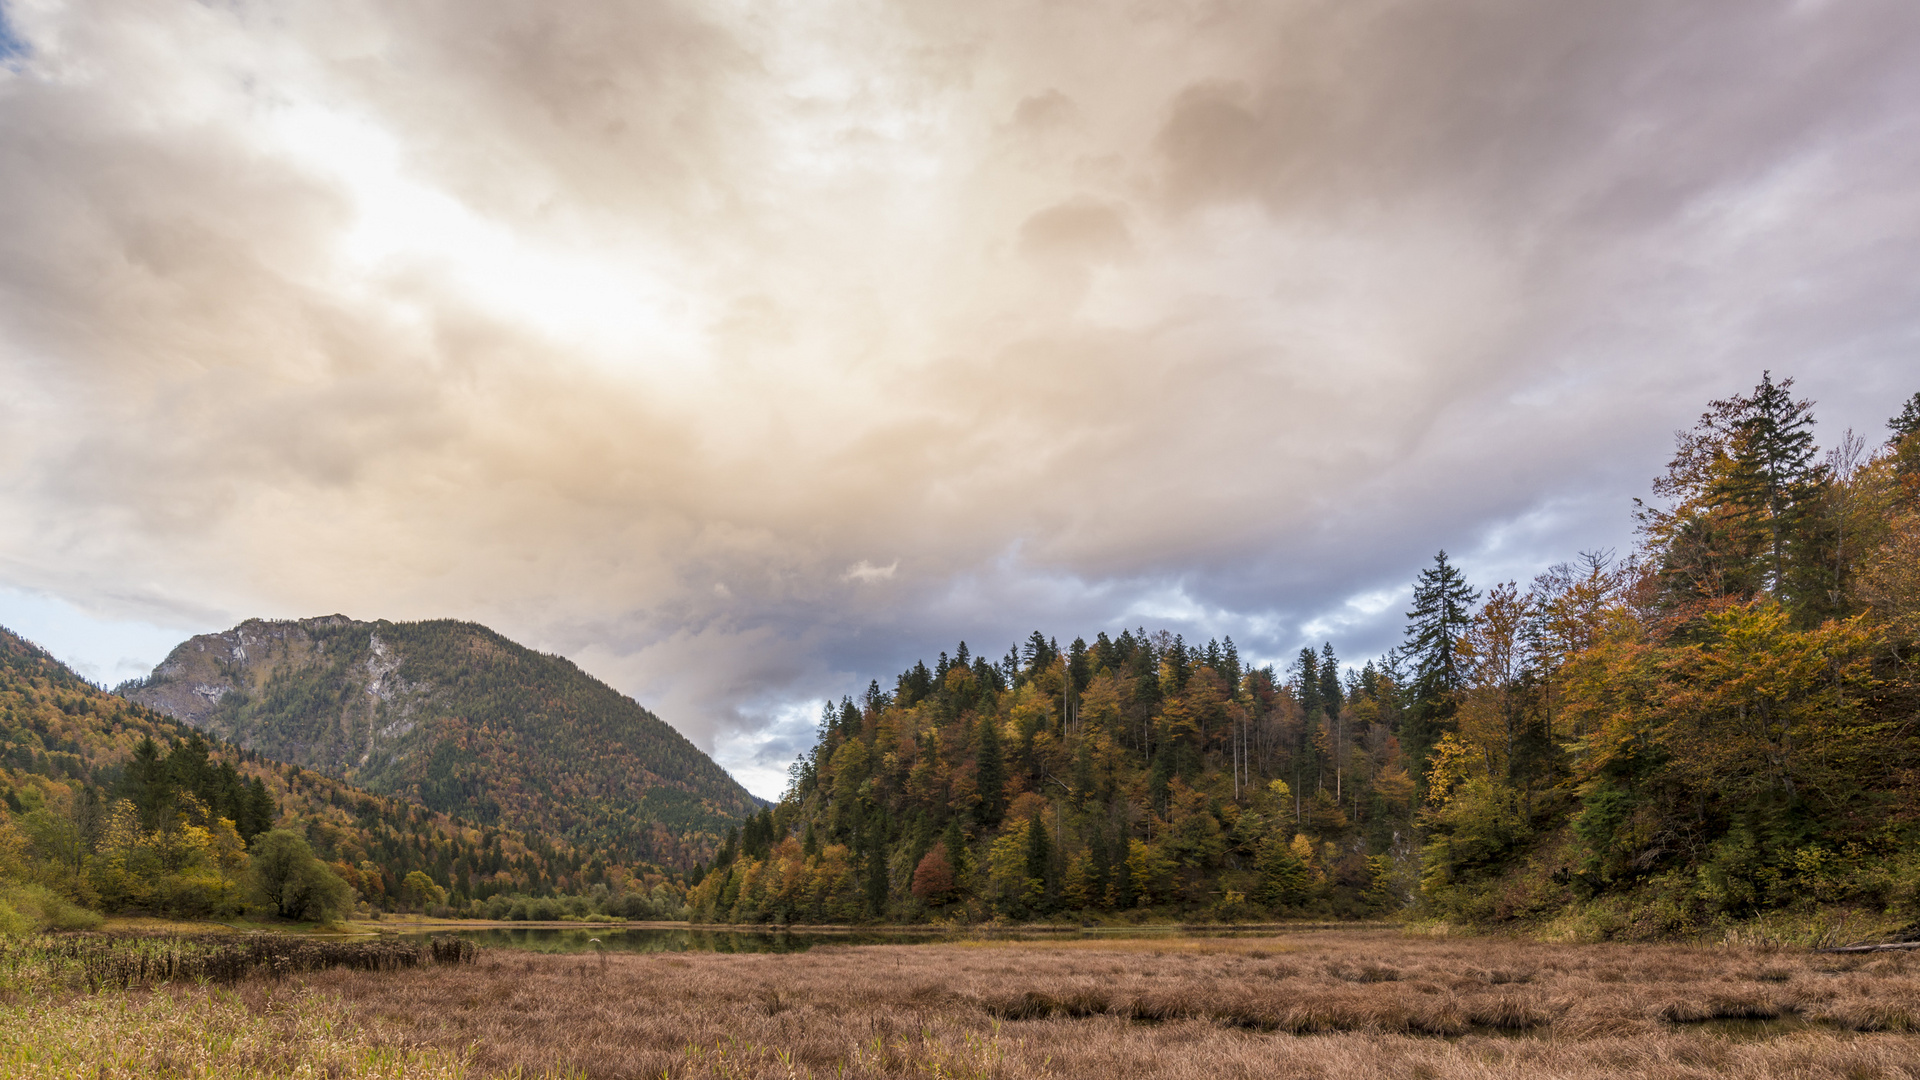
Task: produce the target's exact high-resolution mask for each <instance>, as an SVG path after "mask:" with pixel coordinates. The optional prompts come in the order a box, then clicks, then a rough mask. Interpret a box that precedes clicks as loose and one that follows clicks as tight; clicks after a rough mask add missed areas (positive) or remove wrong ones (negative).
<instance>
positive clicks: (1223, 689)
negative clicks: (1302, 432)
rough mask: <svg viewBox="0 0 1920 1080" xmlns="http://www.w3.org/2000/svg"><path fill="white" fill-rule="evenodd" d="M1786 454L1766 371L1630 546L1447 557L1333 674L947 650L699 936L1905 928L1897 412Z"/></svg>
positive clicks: (1671, 472)
mask: <svg viewBox="0 0 1920 1080" xmlns="http://www.w3.org/2000/svg"><path fill="white" fill-rule="evenodd" d="M1813 426H1814V415H1813V406H1812V403H1810V402H1807V401H1804V400H1796V399H1795V398H1794V397H1793V395H1792V380H1790V379H1785V380H1781V381H1780V382H1777V383H1776V382H1774V381H1773V379H1772V378H1771V376H1770V375H1768V376H1764V377H1763V378H1762V380H1761V382H1760V384H1759V385H1758V386H1757V387H1755V388H1754V390H1753V391H1752V392H1751V393H1749V394H1744V395H1738V396H1735V397H1731V398H1728V399H1725V400H1722V401H1715V402H1713V403H1711V405H1710V407H1709V409H1708V411H1707V412H1706V413H1705V414H1704V415H1703V416H1702V417H1701V418H1700V421H1699V422H1698V424H1697V425H1696V426H1695V427H1694V428H1693V429H1691V430H1689V431H1686V432H1683V433H1681V434H1680V436H1679V439H1678V446H1677V449H1676V452H1675V454H1674V457H1673V459H1672V462H1671V464H1670V466H1669V468H1668V470H1667V472H1666V474H1665V475H1663V476H1661V477H1659V478H1658V479H1657V480H1656V481H1655V483H1654V485H1653V491H1652V498H1651V499H1650V500H1648V501H1644V502H1641V503H1640V504H1639V505H1638V507H1637V510H1636V513H1637V515H1638V522H1639V530H1640V536H1641V544H1640V545H1639V548H1638V550H1636V551H1635V552H1633V553H1632V554H1631V555H1628V556H1625V557H1616V556H1615V555H1614V554H1613V553H1611V552H1585V553H1582V554H1580V555H1578V556H1577V557H1576V558H1574V559H1571V560H1569V561H1568V562H1566V563H1564V564H1561V565H1557V566H1555V567H1553V568H1551V569H1550V570H1548V571H1547V572H1546V573H1543V574H1541V575H1540V576H1539V577H1537V578H1536V579H1534V580H1533V581H1531V582H1528V583H1525V584H1524V585H1523V584H1521V583H1518V582H1495V583H1488V584H1487V585H1486V586H1485V587H1484V588H1481V587H1476V586H1474V585H1473V584H1471V583H1469V582H1468V581H1466V580H1465V578H1464V576H1463V575H1462V573H1461V571H1460V570H1459V568H1458V567H1457V566H1455V565H1454V564H1453V563H1452V562H1451V561H1450V560H1449V559H1448V557H1447V555H1446V553H1445V552H1442V553H1440V554H1439V555H1438V556H1437V557H1436V558H1435V559H1434V561H1433V563H1432V564H1431V565H1430V566H1429V567H1427V568H1426V569H1425V570H1423V571H1421V572H1420V574H1419V576H1418V579H1417V581H1416V582H1415V583H1414V587H1413V594H1412V604H1411V610H1410V611H1409V612H1408V613H1407V624H1406V635H1405V640H1404V642H1403V643H1402V644H1401V645H1400V646H1399V647H1397V648H1395V649H1393V650H1391V651H1390V652H1388V653H1387V654H1386V655H1385V656H1383V657H1379V658H1376V659H1372V660H1368V661H1367V662H1365V663H1361V664H1359V665H1354V664H1351V663H1342V662H1341V660H1340V658H1338V657H1336V656H1335V655H1334V651H1333V649H1332V647H1331V646H1330V645H1327V646H1323V647H1322V648H1320V649H1318V650H1313V649H1306V650H1302V651H1301V652H1300V654H1299V655H1298V656H1297V657H1296V658H1295V659H1293V660H1292V662H1291V663H1289V664H1287V665H1286V666H1285V668H1284V670H1277V669H1276V668H1275V667H1274V666H1259V667H1252V668H1249V667H1248V666H1247V665H1245V664H1243V663H1242V661H1241V658H1240V657H1239V655H1238V653H1237V650H1236V649H1235V647H1234V643H1233V642H1232V641H1231V640H1230V639H1229V640H1225V641H1219V642H1212V641H1210V642H1207V643H1206V644H1205V645H1199V644H1196V643H1189V642H1186V641H1184V640H1182V639H1181V638H1180V637H1178V636H1174V635H1169V634H1166V633H1152V634H1149V633H1146V632H1144V631H1140V630H1128V631H1122V632H1120V633H1119V634H1117V635H1109V634H1107V633H1101V634H1098V635H1096V636H1095V638H1094V640H1093V641H1092V642H1087V641H1085V640H1084V639H1078V638H1076V639H1075V640H1073V641H1072V642H1071V643H1070V644H1069V645H1067V646H1066V647H1065V648H1062V647H1060V646H1059V645H1058V644H1057V641H1056V639H1052V638H1049V637H1047V636H1045V635H1043V634H1041V633H1038V632H1036V633H1034V634H1033V635H1032V636H1031V637H1030V638H1029V639H1028V640H1027V641H1026V642H1025V643H1024V644H1022V645H1020V646H1018V647H1017V648H1016V649H1013V650H1009V651H1008V652H1007V653H1006V654H1005V655H1004V656H1003V657H1001V658H999V659H994V658H990V657H988V656H984V655H979V654H976V653H974V652H972V651H971V650H970V649H969V648H968V647H967V646H966V645H965V644H964V643H962V644H961V645H959V646H958V647H957V648H956V649H955V650H954V652H953V653H952V655H947V654H945V653H943V654H941V655H940V657H939V658H938V660H937V661H936V662H935V663H934V664H933V665H931V666H928V665H927V664H925V663H924V662H923V663H919V664H916V665H914V667H913V668H911V669H910V670H908V671H906V672H903V673H901V674H900V675H899V676H898V677H897V678H896V679H894V680H893V685H892V687H891V688H890V689H883V688H882V687H881V686H880V685H879V684H878V682H877V681H876V682H874V683H873V684H870V685H869V687H868V689H867V691H866V693H865V694H864V696H863V697H862V698H861V699H860V700H859V701H854V700H851V699H843V700H842V701H840V702H839V703H838V704H829V705H828V707H827V708H826V709H825V710H824V712H823V715H822V718H821V721H820V728H819V732H818V738H817V741H816V744H815V746H814V747H813V749H812V751H811V752H810V753H809V754H807V755H805V756H804V757H803V758H802V759H801V760H800V761H798V762H796V764H795V766H794V768H793V770H792V776H791V784H790V786H789V789H788V791H787V793H786V796H785V798H784V799H783V800H782V801H781V802H780V803H779V804H778V805H777V806H775V807H773V808H770V809H769V810H766V811H764V812H762V813H761V814H760V815H759V816H757V817H755V818H754V819H753V820H751V821H749V822H748V823H747V824H746V825H745V827H744V828H743V829H742V830H741V831H740V832H739V833H738V834H737V835H732V836H730V837H729V839H728V842H727V844H726V845H725V847H723V849H722V850H721V851H720V853H719V854H718V856H717V857H716V858H715V860H714V862H713V864H712V867H711V869H710V871H708V872H707V873H706V874H705V877H704V878H703V880H701V881H700V882H699V884H698V885H697V887H696V888H695V889H694V890H693V892H692V893H691V895H690V897H689V903H690V905H691V907H692V909H693V912H694V914H695V917H696V918H703V919H709V920H716V921H734V922H754V921H768V920H777V921H809V920H813V921H818V920H832V921H843V920H846V921H851V920H862V919H894V920H914V919H927V918H962V919H968V920H974V919H982V918H988V917H994V916H1001V917H1009V918H1035V917H1066V916H1078V917H1121V916H1132V917H1141V916H1152V915H1162V916H1165V915H1176V914H1177V915H1180V916H1182V917H1189V918H1190V917H1196V916H1198V917H1217V918H1222V919H1247V918H1260V917H1269V916H1290V915H1303V914H1314V915H1337V916H1362V915H1369V914H1376V913H1388V912H1399V911H1406V910H1414V911H1421V912H1426V913H1430V914H1433V915H1437V916H1442V917H1456V918H1466V919H1470V920H1474V921H1482V922H1486V921H1499V920H1536V921H1540V920H1551V919H1561V920H1572V921H1574V922H1577V923H1579V924H1580V926H1579V930H1580V932H1583V933H1589V934H1594V935H1598V936H1613V935H1643V936H1652V935H1662V934H1684V933H1687V932H1691V931H1694V930H1698V929H1702V928H1705V927H1708V926H1712V925H1716V924H1718V923H1722V922H1725V921H1728V920H1736V919H1741V918H1745V917H1748V916H1752V915H1754V914H1756V913H1760V912H1764V911H1767V910H1770V909H1778V908H1782V907H1793V906H1805V905H1812V904H1820V905H1850V906H1855V907H1861V908H1872V909H1875V910H1879V911H1883V912H1885V911H1891V912H1894V913H1896V914H1902V915H1904V916H1906V917H1909V918H1911V917H1914V916H1920V854H1916V853H1917V852H1920V845H1916V843H1915V840H1916V839H1920V835H1917V834H1920V828H1916V826H1917V825H1920V773H1917V772H1916V769H1920V743H1917V742H1916V735H1917V734H1920V732H1916V720H1920V678H1917V677H1916V670H1915V657H1916V654H1915V648H1916V644H1920V395H1915V397H1914V398H1913V399H1912V400H1910V401H1908V402H1907V403H1906V404H1905V406H1904V408H1903V409H1902V411H1901V412H1900V413H1899V415H1897V416H1896V417H1894V418H1893V420H1892V422H1891V429H1892V431H1891V437H1890V438H1888V439H1886V440H1885V441H1884V442H1883V443H1881V442H1879V441H1878V440H1875V443H1876V444H1874V445H1870V444H1869V443H1868V442H1867V441H1866V440H1864V439H1861V438H1859V437H1857V436H1855V435H1854V434H1853V433H1851V432H1847V433H1846V434H1844V435H1842V436H1841V438H1840V439H1839V440H1838V441H1837V443H1836V445H1834V446H1833V447H1831V448H1829V449H1827V450H1825V451H1824V452H1823V451H1821V450H1820V448H1819V447H1818V446H1817V445H1816V443H1815V439H1814V434H1813Z"/></svg>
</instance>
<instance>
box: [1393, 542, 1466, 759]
mask: <svg viewBox="0 0 1920 1080" xmlns="http://www.w3.org/2000/svg"><path fill="white" fill-rule="evenodd" d="M1479 599H1480V594H1479V593H1478V592H1476V591H1475V590H1474V589H1473V588H1472V587H1471V586H1469V585H1468V584H1467V581H1466V578H1464V577H1462V576H1461V574H1460V570H1459V568H1458V567H1456V566H1454V565H1453V564H1452V563H1451V562H1448V561H1447V553H1446V552H1445V551H1441V552H1440V553H1439V554H1437V555H1435V556H1434V557H1433V565H1432V566H1430V567H1428V568H1427V569H1425V570H1422V571H1420V579H1419V581H1417V582H1416V583H1415V584H1414V586H1413V610H1412V611H1409V612H1407V634H1406V644H1405V645H1404V646H1403V647H1402V648H1403V651H1404V652H1405V654H1406V655H1407V656H1408V657H1411V658H1412V660H1413V665H1414V666H1413V702H1412V706H1413V707H1412V709H1411V711H1410V713H1409V715H1408V717H1407V729H1408V730H1407V733H1406V734H1407V742H1408V744H1409V746H1408V749H1409V750H1410V751H1411V752H1412V754H1413V759H1414V762H1415V765H1416V767H1417V768H1416V772H1415V778H1416V780H1417V779H1418V778H1420V777H1422V776H1424V775H1425V773H1426V766H1427V755H1428V754H1429V753H1431V751H1432V749H1433V744H1434V742H1435V740H1437V739H1438V738H1439V737H1440V733H1441V732H1442V731H1443V730H1444V728H1445V725H1446V723H1447V720H1448V719H1449V718H1450V717H1451V716H1452V715H1453V703H1454V702H1453V699H1454V695H1455V694H1457V693H1459V691H1460V687H1461V684H1462V681H1463V680H1462V672H1461V670H1460V665H1459V662H1458V659H1457V657H1456V655H1455V648H1454V646H1455V645H1456V644H1457V643H1458V642H1459V640H1460V636H1461V635H1462V634H1465V633H1466V632H1467V629H1468V628H1469V627H1470V626H1472V625H1473V604H1474V602H1475V601H1477V600H1479Z"/></svg>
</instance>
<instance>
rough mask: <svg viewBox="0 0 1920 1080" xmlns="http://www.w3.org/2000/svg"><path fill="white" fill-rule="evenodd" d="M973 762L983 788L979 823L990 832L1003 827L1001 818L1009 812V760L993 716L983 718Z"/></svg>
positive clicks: (976, 775)
mask: <svg viewBox="0 0 1920 1080" xmlns="http://www.w3.org/2000/svg"><path fill="white" fill-rule="evenodd" d="M974 762H975V770H976V771H975V777H976V782H977V783H978V784H979V788H980V805H979V808H978V811H977V814H978V818H977V820H978V821H979V822H980V824H981V825H982V826H983V827H985V828H989V829H991V828H993V827H994V826H996V825H998V824H1000V816H1001V815H1002V814H1004V813H1006V809H1007V757H1006V753H1005V751H1003V750H1002V749H1001V746H1000V726H999V724H998V722H997V721H996V720H995V718H994V717H993V716H992V715H991V714H988V715H985V716H982V717H981V718H980V723H979V727H978V736H977V738H976V739H975V742H974Z"/></svg>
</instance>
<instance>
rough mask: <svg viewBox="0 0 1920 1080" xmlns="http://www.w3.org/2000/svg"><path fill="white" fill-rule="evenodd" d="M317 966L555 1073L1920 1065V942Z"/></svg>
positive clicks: (383, 1015)
mask: <svg viewBox="0 0 1920 1080" xmlns="http://www.w3.org/2000/svg"><path fill="white" fill-rule="evenodd" d="M295 982H297V983H299V984H302V985H305V986H307V987H311V988H312V989H314V990H317V991H320V992H322V993H325V994H328V995H336V996H337V1000H339V1001H340V1002H341V1003H342V1006H343V1007H344V1008H345V1009H346V1010H347V1011H348V1013H350V1014H351V1015H352V1016H354V1017H355V1018H357V1021H358V1022H359V1023H360V1024H362V1025H363V1026H364V1027H365V1029H366V1030H367V1031H368V1032H369V1033H370V1037H372V1038H373V1039H374V1040H375V1041H377V1042H379V1043H381V1044H382V1045H391V1046H395V1047H405V1048H424V1047H439V1048H444V1049H463V1048H469V1047H470V1048H471V1050H472V1054H473V1058H472V1061H473V1064H474V1066H475V1067H476V1068H478V1069H481V1070H485V1071H490V1072H506V1071H508V1070H511V1069H514V1068H520V1069H523V1070H525V1071H526V1072H527V1073H528V1074H530V1075H531V1074H540V1073H543V1072H547V1073H552V1074H556V1075H558V1074H564V1073H566V1072H567V1071H569V1070H580V1071H582V1072H583V1073H584V1075H586V1076H590V1077H595V1078H599V1077H662V1076H665V1077H670V1078H671V1077H729V1078H731V1077H808V1076H811V1077H829V1076H831V1077H879V1076H924V1077H980V1078H989V1077H993V1078H1014V1077H1040V1076H1049V1077H1098V1078H1101V1080H1126V1078H1133V1077H1143V1078H1144V1077H1170V1078H1176V1080H1179V1078H1187V1077H1192V1078H1196V1080H1197V1078H1200V1077H1217V1076H1226V1077H1238V1076H1245V1077H1256V1076H1258V1077H1271V1076H1275V1075H1286V1076H1321V1077H1344V1076H1369V1077H1371V1076H1388V1077H1408V1078H1413V1077H1424V1078H1428V1080H1449V1078H1455V1077H1459V1078H1467V1077H1493V1076H1500V1077H1506V1076H1513V1077H1519V1076H1527V1077H1532V1076H1550V1077H1567V1078H1579V1080H1586V1078H1595V1080H1597V1078H1599V1077H1603V1076H1604V1077H1613V1076H1620V1075H1636V1076H1673V1077H1683V1076H1684V1077H1699V1076H1713V1075H1744V1076H1763V1077H1766V1076H1779V1077H1787V1076H1792V1077H1805V1078H1823V1077H1834V1078H1843V1077H1844V1078H1850V1080H1854V1078H1870V1077H1887V1078H1916V1080H1920V1035H1915V1034H1913V1032H1915V1031H1916V1029H1920V958H1913V957H1909V956H1907V955H1904V954H1903V955H1895V956H1877V957H1851V956H1849V957H1836V956H1819V955H1815V954H1811V953H1808V952H1806V951H1804V950H1789V949H1782V948H1777V947H1763V948H1744V947H1712V948H1706V947H1685V946H1655V945H1564V944H1542V943H1537V942H1523V941H1507V940H1500V939H1487V938H1478V939H1469V938H1459V937H1413V936H1406V935H1399V934H1394V933H1380V932H1373V933H1353V932H1331V933H1325V934H1314V935H1288V936H1286V937H1283V938H1268V939H1258V938H1237V939H1226V940H1212V941H1201V940H1194V939H1183V940H1175V941H1162V942H1140V941H1122V942H1111V943H1106V942H1087V941H1071V942H1060V943H1049V942H1044V941H1043V942H988V943H984V944H983V943H965V944H954V945H921V946H848V947H826V948H816V949H813V950H811V951H809V952H807V953H803V954H786V955H781V954H736V955H727V954H692V953H686V954H650V955H648V954H614V955H608V956H598V957H578V956H575V957H569V956H550V955H539V956H535V955H527V954H513V953H507V952H500V951H490V952H487V953H485V954H483V956H482V957H481V959H480V961H479V962H478V963H477V964H475V965H469V966H461V967H458V968H448V969H445V970H440V971H432V972H424V971H400V972H395V973H391V974H385V975H379V976H368V975H365V974H362V973H359V972H353V971H346V970H336V971H326V972H320V973H316V974H314V975H311V976H307V977H304V978H303V979H301V980H295ZM271 992H274V991H273V989H272V988H271V987H269V986H266V985H264V984H256V983H243V984H241V985H240V986H239V987H238V993H239V994H240V995H241V996H242V997H243V998H248V997H250V996H258V995H262V994H268V993H271ZM281 992H284V988H283V990H282V991H281ZM1776 1028H1777V1029H1779V1030H1780V1031H1781V1032H1783V1033H1781V1034H1778V1035H1777V1036H1776V1035H1775V1029H1776Z"/></svg>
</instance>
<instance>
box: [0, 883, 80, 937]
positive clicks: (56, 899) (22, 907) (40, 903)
mask: <svg viewBox="0 0 1920 1080" xmlns="http://www.w3.org/2000/svg"><path fill="white" fill-rule="evenodd" d="M0 905H4V906H5V908H6V909H7V910H8V911H11V912H12V913H13V916H14V918H15V919H17V920H20V921H22V922H24V923H25V925H26V927H27V929H26V930H25V931H24V932H26V933H33V932H36V931H40V930H91V929H93V928H94V927H96V926H99V925H100V921H101V919H100V914H99V913H98V912H94V911H88V910H87V909H86V908H83V907H81V906H80V905H78V904H75V903H74V902H72V901H71V900H68V899H67V898H66V897H64V896H61V895H60V894H59V893H56V892H54V891H53V890H52V889H49V888H47V887H46V886H45V885H39V884H32V885H12V886H7V887H6V888H5V889H4V890H0ZM0 923H5V924H6V925H7V926H11V925H14V922H13V920H9V919H7V918H6V916H5V915H4V914H0ZM6 933H10V931H9V930H7V929H6V928H5V927H0V934H6Z"/></svg>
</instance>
